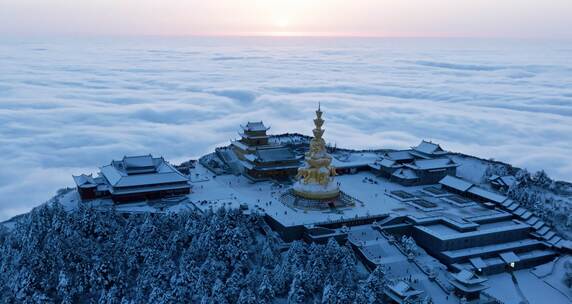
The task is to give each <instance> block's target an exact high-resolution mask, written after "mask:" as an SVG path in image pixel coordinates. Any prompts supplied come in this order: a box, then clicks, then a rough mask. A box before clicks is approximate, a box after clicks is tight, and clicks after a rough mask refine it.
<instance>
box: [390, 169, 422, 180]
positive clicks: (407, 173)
mask: <svg viewBox="0 0 572 304" xmlns="http://www.w3.org/2000/svg"><path fill="white" fill-rule="evenodd" d="M392 176H395V177H397V178H401V179H417V178H419V176H418V175H417V173H415V171H413V170H411V169H408V168H401V169H397V170H396V171H395V172H393V174H392Z"/></svg>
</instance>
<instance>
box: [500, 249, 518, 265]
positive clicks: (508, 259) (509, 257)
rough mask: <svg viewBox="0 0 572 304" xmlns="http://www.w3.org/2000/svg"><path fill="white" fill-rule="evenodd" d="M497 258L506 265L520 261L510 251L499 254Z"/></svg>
mask: <svg viewBox="0 0 572 304" xmlns="http://www.w3.org/2000/svg"><path fill="white" fill-rule="evenodd" d="M499 256H500V257H501V259H502V260H503V261H504V262H505V263H507V264H510V263H516V262H519V261H520V258H519V257H518V256H517V255H516V254H515V253H514V252H512V251H508V252H503V253H501V254H499Z"/></svg>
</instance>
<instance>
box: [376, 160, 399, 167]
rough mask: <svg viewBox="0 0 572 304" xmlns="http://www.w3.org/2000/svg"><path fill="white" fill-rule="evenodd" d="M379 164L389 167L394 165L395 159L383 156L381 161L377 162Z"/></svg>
mask: <svg viewBox="0 0 572 304" xmlns="http://www.w3.org/2000/svg"><path fill="white" fill-rule="evenodd" d="M379 164H380V165H381V166H382V167H386V168H391V167H392V166H393V165H395V161H393V160H391V159H388V158H384V159H383V160H382V161H380V162H379Z"/></svg>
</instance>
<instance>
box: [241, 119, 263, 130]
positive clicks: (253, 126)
mask: <svg viewBox="0 0 572 304" xmlns="http://www.w3.org/2000/svg"><path fill="white" fill-rule="evenodd" d="M240 127H241V128H242V129H243V130H244V131H254V132H256V131H268V130H269V129H270V127H266V126H265V125H264V123H263V122H262V121H255V122H252V121H249V122H248V123H246V126H243V125H241V126H240Z"/></svg>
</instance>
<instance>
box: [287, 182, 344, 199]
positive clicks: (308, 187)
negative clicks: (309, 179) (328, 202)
mask: <svg viewBox="0 0 572 304" xmlns="http://www.w3.org/2000/svg"><path fill="white" fill-rule="evenodd" d="M292 191H294V193H295V194H296V195H298V196H301V197H303V198H307V199H313V200H325V199H332V198H336V197H338V196H339V195H340V188H339V187H338V185H336V184H335V183H333V182H329V183H328V184H327V185H320V184H313V183H312V184H310V183H308V184H304V183H303V182H301V181H297V182H296V183H294V185H293V186H292Z"/></svg>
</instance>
